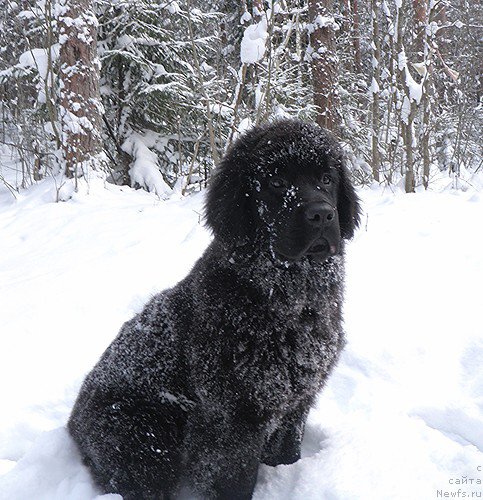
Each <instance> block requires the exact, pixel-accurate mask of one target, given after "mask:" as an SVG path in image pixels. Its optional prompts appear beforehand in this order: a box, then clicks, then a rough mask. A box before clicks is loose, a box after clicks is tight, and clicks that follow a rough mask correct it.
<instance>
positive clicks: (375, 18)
mask: <svg viewBox="0 0 483 500" xmlns="http://www.w3.org/2000/svg"><path fill="white" fill-rule="evenodd" d="M371 11H372V47H373V49H372V68H373V73H372V85H371V90H372V175H373V176H374V180H375V181H376V182H379V180H380V176H379V169H380V163H381V161H380V157H379V132H380V123H379V113H380V111H379V93H380V85H381V66H380V64H381V40H380V39H379V1H378V0H371Z"/></svg>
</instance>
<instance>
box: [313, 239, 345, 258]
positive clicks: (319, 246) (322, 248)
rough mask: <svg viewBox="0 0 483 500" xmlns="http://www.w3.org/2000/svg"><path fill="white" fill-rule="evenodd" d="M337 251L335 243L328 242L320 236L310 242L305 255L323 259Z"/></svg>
mask: <svg viewBox="0 0 483 500" xmlns="http://www.w3.org/2000/svg"><path fill="white" fill-rule="evenodd" d="M337 252H338V248H337V245H335V244H334V243H329V241H327V240H326V239H325V238H320V239H318V240H316V241H315V242H314V243H312V245H311V246H310V247H309V248H308V249H307V250H306V252H305V255H307V256H310V257H312V258H314V259H316V260H324V259H326V258H327V257H329V256H331V255H335V254H336V253H337Z"/></svg>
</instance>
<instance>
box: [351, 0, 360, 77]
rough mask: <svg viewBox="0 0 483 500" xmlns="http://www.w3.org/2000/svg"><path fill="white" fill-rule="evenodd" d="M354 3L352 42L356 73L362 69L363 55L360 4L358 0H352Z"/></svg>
mask: <svg viewBox="0 0 483 500" xmlns="http://www.w3.org/2000/svg"><path fill="white" fill-rule="evenodd" d="M351 4H352V18H353V21H352V42H353V44H354V69H355V71H356V73H360V72H361V70H362V56H361V33H360V28H359V25H360V20H359V4H358V0H351Z"/></svg>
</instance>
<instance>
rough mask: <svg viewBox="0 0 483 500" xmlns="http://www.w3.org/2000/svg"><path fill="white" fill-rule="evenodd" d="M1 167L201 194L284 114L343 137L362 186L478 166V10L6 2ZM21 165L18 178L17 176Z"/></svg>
mask: <svg viewBox="0 0 483 500" xmlns="http://www.w3.org/2000/svg"><path fill="white" fill-rule="evenodd" d="M0 5H1V12H2V14H1V18H0V37H1V42H0V54H1V57H0V95H1V103H2V104H1V109H0V117H1V118H0V119H1V128H0V145H1V146H2V147H3V148H4V155H7V153H8V154H10V155H11V156H13V157H15V158H16V159H18V161H17V162H15V167H12V168H15V170H16V171H15V172H11V171H6V169H5V168H3V169H2V171H0V175H1V176H2V177H1V178H0V181H2V182H3V183H7V184H8V185H9V186H10V188H11V189H12V190H17V189H18V188H20V187H26V186H28V185H30V184H31V183H32V182H35V181H38V180H40V179H43V178H45V177H49V176H56V175H58V174H59V173H63V174H65V176H66V177H67V178H74V179H78V178H80V177H82V176H83V175H84V174H85V173H86V171H87V170H89V169H93V170H96V171H101V172H103V173H104V174H105V175H106V176H108V178H109V181H110V182H113V183H116V184H128V185H131V186H133V187H142V188H145V189H147V190H149V191H153V192H155V193H156V194H157V195H158V196H160V197H164V196H165V195H167V194H168V193H170V192H171V191H172V190H173V189H179V190H181V191H182V192H183V193H188V192H191V191H194V190H199V189H200V188H201V187H203V186H204V185H205V184H206V181H207V178H209V176H210V172H211V171H212V169H213V167H214V166H215V165H216V164H217V162H218V160H219V158H220V157H221V156H222V155H223V152H224V150H225V149H226V147H227V145H229V144H230V143H231V142H232V140H233V138H234V136H236V134H237V133H239V132H240V131H241V130H244V129H246V128H247V127H249V126H250V125H252V124H257V123H260V122H263V121H264V120H267V119H269V118H271V117H273V116H277V115H289V116H295V117H299V118H302V119H308V120H314V121H316V122H317V123H319V124H320V125H322V126H325V127H326V128H329V129H331V130H332V131H334V132H335V133H336V134H337V136H338V137H339V138H340V139H341V140H342V142H343V144H344V148H345V150H346V153H347V157H348V160H349V164H350V170H351V171H352V173H353V176H354V179H355V181H356V183H358V184H360V185H365V184H370V183H372V182H377V183H380V184H383V185H387V186H393V185H398V184H399V183H401V185H404V189H405V191H406V192H413V191H414V190H415V189H416V188H417V187H418V186H424V188H428V186H430V184H431V181H432V179H434V178H435V177H438V176H439V175H440V174H441V173H442V172H443V173H445V174H446V175H448V176H450V177H451V178H452V179H453V181H454V184H455V185H457V183H458V182H459V179H460V178H461V176H462V177H463V179H465V182H470V180H469V179H470V178H471V175H472V174H473V173H475V172H477V171H478V170H480V169H481V149H480V148H481V144H480V141H479V139H480V137H481V96H482V80H481V61H482V59H483V58H482V54H481V44H480V39H481V24H482V23H481V6H480V5H479V2H473V1H469V0H451V1H449V0H429V1H428V0H411V1H409V0H396V1H389V0H387V1H386V0H382V1H380V0H373V1H370V2H369V1H368V2H360V1H359V0H340V1H333V0H317V1H316V0H314V1H309V2H291V1H278V0H273V1H271V2H263V1H258V0H256V1H253V2H246V1H240V2H229V1H220V2H210V3H209V4H206V3H204V2H196V0H189V1H185V2H183V1H168V2H162V1H159V2H158V1H155V2H151V1H147V0H135V1H130V0H116V1H98V2H96V1H89V0H70V1H64V2H62V1H57V2H56V1H54V0H37V1H34V0H26V1H23V0H22V1H13V0H1V1H0ZM13 174H14V175H13Z"/></svg>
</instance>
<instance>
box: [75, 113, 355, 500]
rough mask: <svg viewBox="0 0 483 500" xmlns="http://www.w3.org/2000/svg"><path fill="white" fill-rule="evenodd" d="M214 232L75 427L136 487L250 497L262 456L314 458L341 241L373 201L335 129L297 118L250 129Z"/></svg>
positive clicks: (101, 467) (116, 356) (226, 168)
mask: <svg viewBox="0 0 483 500" xmlns="http://www.w3.org/2000/svg"><path fill="white" fill-rule="evenodd" d="M206 221H207V223H208V225H209V226H210V228H211V229H212V231H213V234H214V240H213V242H212V243H211V245H210V246H209V248H208V249H207V250H206V251H205V253H204V255H203V256H202V257H201V258H200V259H199V261H198V262H197V263H196V264H195V266H194V268H193V269H192V271H191V272H190V273H189V274H188V276H187V277H186V278H185V279H184V280H182V281H181V282H180V283H178V284H177V285H176V286H175V287H173V288H171V289H169V290H166V291H164V292H162V293H160V294H159V295H157V296H155V297H154V298H153V299H152V300H151V301H150V302H149V303H148V304H147V305H146V306H145V308H144V310H143V311H142V312H141V313H140V314H138V315H137V316H135V317H134V318H133V319H131V320H130V321H128V322H126V323H125V324H124V325H123V327H122V329H121V331H120V333H119V335H118V336H117V338H116V339H115V340H114V341H113V342H112V344H111V345H110V346H109V347H108V349H107V350H106V351H105V353H104V354H103V355H102V357H101V359H100V360H99V362H98V363H97V365H96V366H95V367H94V369H93V370H92V371H91V372H90V374H89V375H88V376H87V378H86V380H85V382H84V384H83V386H82V388H81V391H80V394H79V396H78V399H77V402H76V404H75V407H74V409H73V412H72V415H71V417H70V420H69V424H68V428H69V431H70V433H71V435H72V436H73V438H74V440H75V441H76V443H77V445H78V447H79V450H80V452H81V454H82V457H83V459H84V461H85V463H86V464H87V465H88V466H89V468H90V470H91V472H92V474H93V476H94V478H95V480H96V482H97V483H98V485H99V486H100V487H101V488H102V489H103V490H104V491H106V492H116V493H120V494H122V495H123V497H124V498H125V499H129V498H136V499H140V498H145V499H147V498H172V497H177V496H182V497H185V496H186V497H190V496H191V497H193V496H194V497H196V498H200V497H201V498H220V499H221V498H226V499H236V498H240V499H241V498H247V499H248V498H250V497H251V495H252V492H253V489H254V486H255V482H256V479H257V470H258V466H259V464H260V463H265V464H269V465H277V464H290V463H293V462H295V461H296V460H298V459H299V458H300V445H301V440H302V435H303V430H304V424H305V419H306V416H307V413H308V411H309V409H310V407H311V405H312V403H313V401H314V398H315V396H316V394H317V393H318V391H320V389H321V388H322V386H323V385H324V382H325V381H326V379H327V377H328V375H329V373H330V371H331V369H332V367H333V366H334V364H335V363H336V361H337V359H338V357H339V354H340V351H341V349H342V347H343V345H344V335H343V331H342V324H341V323H342V318H341V307H342V301H343V259H344V257H343V253H344V248H343V247H344V244H343V240H344V239H347V238H350V237H351V236H352V235H353V232H354V230H355V228H356V227H357V225H358V222H359V206H358V200H357V197H356V195H355V193H354V190H353V188H352V186H351V184H350V182H349V179H348V176H347V172H346V169H345V167H344V164H343V158H342V153H341V150H340V147H339V146H338V144H337V142H336V140H335V139H334V138H333V136H331V135H330V133H328V132H327V131H325V130H323V129H321V128H319V127H317V126H315V125H311V124H307V123H303V122H300V121H295V120H282V121H276V122H273V123H270V124H267V125H263V126H259V127H255V128H254V129H252V130H250V131H249V132H247V133H246V134H244V135H243V136H242V137H241V138H239V139H238V140H237V141H236V142H235V143H234V144H233V145H232V147H231V148H230V149H229V150H228V152H227V154H226V155H225V158H224V159H223V161H222V162H221V164H220V165H219V166H218V168H217V171H216V173H215V175H214V177H213V179H212V181H211V184H210V186H209V191H208V196H207V202H206Z"/></svg>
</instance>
